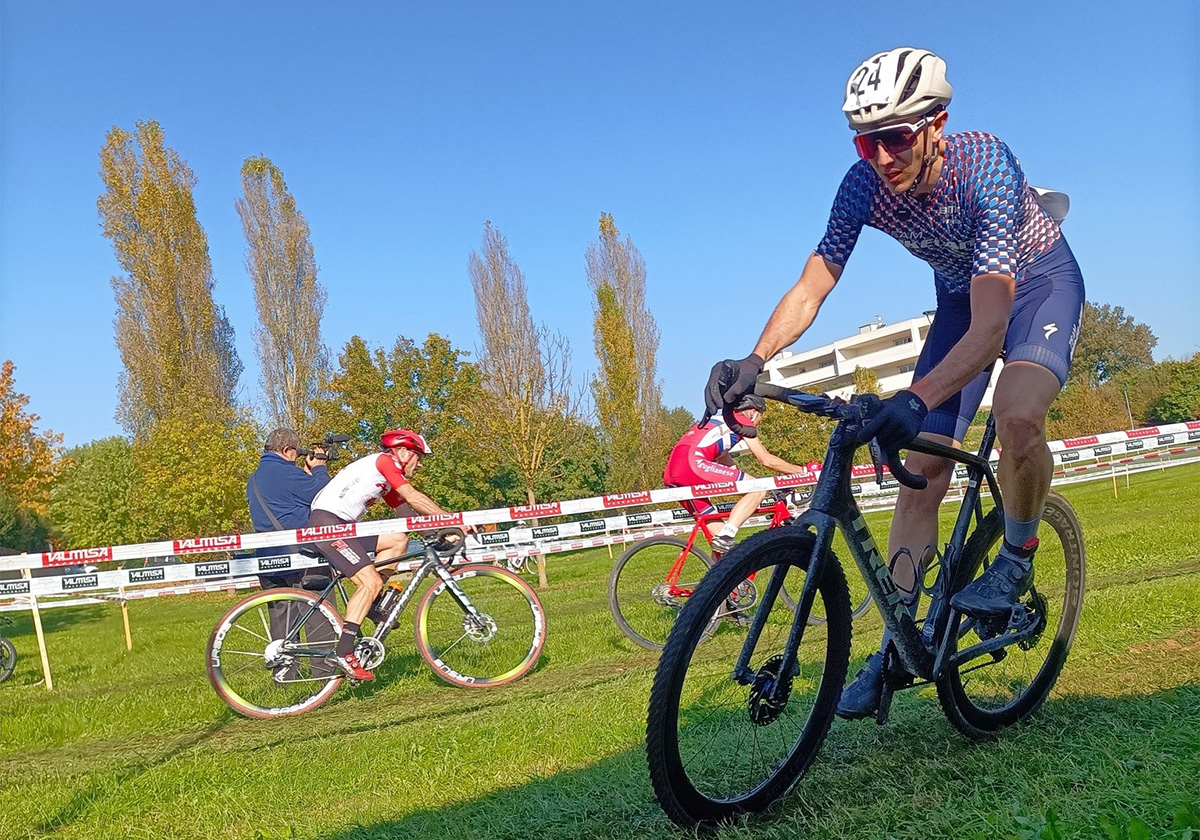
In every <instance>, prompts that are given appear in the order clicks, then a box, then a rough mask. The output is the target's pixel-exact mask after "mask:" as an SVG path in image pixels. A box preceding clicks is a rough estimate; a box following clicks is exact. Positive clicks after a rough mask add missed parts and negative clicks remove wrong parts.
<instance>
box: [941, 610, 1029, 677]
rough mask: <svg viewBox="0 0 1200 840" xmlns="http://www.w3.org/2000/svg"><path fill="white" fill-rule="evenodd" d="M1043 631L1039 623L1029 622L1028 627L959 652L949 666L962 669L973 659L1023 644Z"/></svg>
mask: <svg viewBox="0 0 1200 840" xmlns="http://www.w3.org/2000/svg"><path fill="white" fill-rule="evenodd" d="M1041 631H1042V627H1041V625H1040V623H1039V622H1037V621H1029V622H1027V624H1026V626H1025V627H1023V628H1021V629H1019V630H1016V631H1013V632H1005V633H1003V634H1001V635H999V636H996V637H994V638H991V639H984V640H983V641H981V642H976V643H975V644H973V645H971V646H970V647H968V648H964V649H963V650H960V651H958V652H957V653H956V654H954V655H953V656H951V657H950V662H949V665H950V666H951V667H954V668H961V667H962V666H963V665H965V664H967V663H968V662H970V661H971V660H973V659H978V658H979V657H980V656H983V655H984V654H986V653H993V652H995V651H998V650H1002V649H1003V648H1006V647H1008V646H1009V645H1015V644H1017V643H1018V642H1023V641H1024V640H1025V639H1028V638H1030V637H1031V636H1034V635H1036V634H1038V633H1040V632H1041Z"/></svg>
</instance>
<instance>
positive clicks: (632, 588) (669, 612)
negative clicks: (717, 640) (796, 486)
mask: <svg viewBox="0 0 1200 840" xmlns="http://www.w3.org/2000/svg"><path fill="white" fill-rule="evenodd" d="M789 496H791V492H790V491H776V492H775V493H773V494H771V495H770V496H768V497H767V498H766V499H765V500H764V501H763V504H762V505H761V506H760V507H759V509H758V510H757V511H756V512H755V515H759V516H761V515H767V514H769V515H770V517H771V522H770V524H769V525H768V526H767V527H768V528H778V527H779V526H780V525H783V524H784V523H786V522H788V521H790V520H791V518H792V512H791V510H790V509H789V507H788V498H789ZM684 507H688V509H689V510H692V509H691V508H690V507H689V505H688V503H684ZM732 507H733V503H732V502H725V503H721V504H718V505H717V506H716V508H715V509H714V510H712V511H710V512H708V513H700V514H698V515H696V523H695V525H693V526H692V531H691V533H690V534H688V538H687V539H686V540H682V539H679V538H677V537H651V538H650V539H646V540H640V541H639V542H636V543H633V544H632V545H631V546H629V548H627V549H625V551H624V552H623V553H622V554H621V556H620V557H618V558H617V562H616V563H614V564H613V567H612V571H611V572H609V574H608V608H609V610H611V611H612V615H613V619H614V620H615V621H616V622H617V627H619V628H621V632H622V633H624V634H625V635H626V636H628V637H629V640H630V641H632V642H633V643H634V644H636V645H639V646H641V647H644V648H646V649H647V650H662V648H663V645H665V644H666V642H667V635H668V634H669V633H670V632H671V626H672V625H673V624H674V623H675V616H677V615H678V614H679V611H680V610H682V609H683V606H684V604H686V603H687V601H688V598H689V597H690V596H691V594H692V592H693V591H695V589H696V586H697V585H698V584H699V583H700V579H701V578H703V577H704V575H705V573H706V572H707V571H708V570H709V569H710V568H711V567H712V565H713V562H712V560H711V559H710V557H709V555H708V554H706V553H705V552H704V551H702V550H701V549H700V548H698V547H697V546H696V540H697V537H699V536H700V534H703V535H704V537H705V539H707V540H708V542H709V545H710V546H711V544H712V539H713V536H715V534H714V530H715V529H713V528H712V526H713V525H714V524H716V523H721V522H724V521H725V520H726V519H728V518H729V511H730V509H731V508H732ZM780 598H781V599H782V600H783V602H784V603H785V604H786V605H787V606H788V607H789V608H791V607H794V606H795V602H794V601H793V600H792V598H791V596H790V595H789V594H788V591H787V583H786V582H785V583H784V587H783V590H782V591H781V592H780ZM757 600H758V589H757V588H756V587H755V585H754V575H750V576H749V577H747V578H746V579H745V580H744V581H742V583H741V584H740V585H739V586H738V587H737V589H736V590H735V591H734V592H731V593H730V597H729V598H728V599H727V600H726V602H725V606H724V608H723V609H720V610H718V611H717V612H716V613H714V614H713V617H712V622H711V623H710V624H709V626H708V628H707V629H706V630H705V634H706V636H710V635H712V634H713V633H714V632H716V629H717V627H718V625H720V623H721V622H722V621H725V620H728V621H733V622H735V623H739V624H740V623H743V622H745V621H746V620H747V618H748V610H749V609H750V608H751V607H752V606H754V603H755V602H756V601H757ZM870 606H871V595H870V593H869V592H868V593H866V595H865V596H864V597H863V599H862V602H861V603H859V604H858V605H857V606H856V607H855V609H854V611H853V616H854V617H855V618H857V617H858V616H860V615H862V614H863V613H865V612H866V611H867V610H868V609H869V608H870ZM808 620H809V623H810V624H823V623H824V622H825V617H824V615H823V614H820V613H819V612H818V611H817V610H814V611H813V612H812V614H811V615H810V616H809V619H808Z"/></svg>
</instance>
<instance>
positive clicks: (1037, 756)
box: [317, 684, 1200, 840]
mask: <svg viewBox="0 0 1200 840" xmlns="http://www.w3.org/2000/svg"><path fill="white" fill-rule="evenodd" d="M905 700H906V701H907V702H903V703H902V702H899V701H898V702H897V706H896V707H895V709H894V714H895V717H894V718H893V721H892V722H890V723H889V725H888V726H887V727H885V728H879V727H876V726H875V725H873V724H871V723H865V722H857V723H846V722H838V723H835V725H834V727H833V730H832V731H831V733H830V736H829V739H828V740H827V742H826V743H825V745H824V746H823V747H822V750H821V753H820V755H819V756H818V758H817V761H816V762H815V764H814V765H813V767H812V768H811V769H810V771H809V774H808V776H807V778H806V779H805V780H804V782H802V783H801V784H800V786H799V787H798V788H797V789H796V790H793V791H792V792H791V793H789V794H788V795H787V796H785V797H784V798H783V800H782V801H781V802H779V803H778V804H777V806H776V807H775V808H774V809H773V810H772V812H771V813H770V815H768V816H763V817H754V818H746V819H743V820H742V821H741V823H740V824H738V825H736V826H733V827H730V828H728V829H725V830H722V831H719V832H717V834H719V835H721V836H726V835H727V836H737V837H745V836H754V837H763V838H776V837H778V838H785V837H786V838H791V837H796V836H806V837H825V836H858V837H873V836H880V837H883V836H894V837H917V836H925V837H928V836H951V837H976V836H978V837H1000V836H1015V835H1014V834H1013V833H1014V831H1016V830H1017V829H1018V827H1019V825H1018V822H1017V821H1018V820H1020V819H1023V817H1022V816H1021V815H1022V814H1035V815H1037V814H1041V813H1043V812H1044V811H1045V810H1046V808H1047V807H1049V808H1051V809H1054V810H1056V811H1057V812H1058V813H1062V812H1063V810H1064V807H1065V809H1066V810H1067V811H1068V812H1069V811H1070V809H1071V805H1072V804H1074V805H1076V806H1080V805H1081V806H1082V813H1081V814H1076V815H1073V818H1074V819H1075V823H1073V824H1071V823H1068V825H1069V827H1071V828H1072V830H1071V831H1070V832H1068V833H1067V834H1065V835H1063V836H1102V835H1101V834H1099V833H1098V832H1099V823H1098V822H1097V820H1098V816H1097V815H1098V814H1101V813H1105V812H1106V809H1108V808H1109V807H1110V806H1111V803H1114V802H1119V803H1122V804H1123V805H1124V806H1126V807H1127V808H1128V807H1132V808H1133V812H1134V813H1136V812H1137V807H1138V803H1139V802H1140V803H1146V802H1149V803H1151V804H1149V805H1148V806H1147V810H1149V811H1154V812H1156V813H1157V815H1158V816H1161V815H1163V814H1165V815H1166V816H1167V817H1168V818H1169V816H1170V813H1171V807H1173V806H1174V805H1177V804H1179V803H1181V802H1183V803H1186V802H1187V801H1188V799H1187V797H1188V796H1189V791H1188V788H1189V782H1188V781H1187V780H1188V779H1191V780H1192V781H1191V783H1190V786H1191V788H1192V790H1191V791H1190V794H1191V795H1194V794H1195V793H1196V791H1195V779H1197V778H1200V753H1198V751H1197V750H1196V746H1197V741H1196V736H1195V732H1196V731H1197V728H1198V727H1200V684H1189V685H1183V686H1180V687H1178V688H1174V689H1169V690H1166V691H1162V692H1158V693H1156V694H1152V695H1144V696H1139V695H1126V696H1119V697H1113V698H1109V697H1082V696H1081V697H1068V698H1063V699H1058V700H1053V701H1050V702H1048V703H1047V704H1046V705H1045V707H1043V709H1042V710H1041V711H1040V712H1039V713H1038V714H1037V715H1035V716H1034V718H1033V719H1031V720H1030V721H1028V722H1027V723H1025V724H1022V725H1020V726H1017V727H1014V728H1012V729H1010V730H1007V731H1005V732H1004V733H1002V734H1001V736H1000V738H999V739H998V740H997V741H996V742H993V743H982V744H980V743H975V742H971V741H968V740H966V739H964V738H963V737H961V736H960V735H958V734H957V732H955V731H954V730H953V729H952V728H951V726H950V724H949V723H948V722H946V721H945V719H944V718H942V717H941V714H940V709H939V708H938V706H937V702H936V700H933V698H932V697H930V696H921V697H916V696H914V697H910V698H905ZM1164 720H1174V721H1178V725H1177V726H1172V727H1170V728H1168V727H1167V726H1160V727H1159V729H1158V731H1157V732H1154V733H1153V737H1151V736H1150V735H1149V734H1148V732H1147V726H1148V725H1149V726H1153V725H1154V722H1156V721H1164ZM1097 750H1101V751H1102V752H1103V753H1104V754H1105V756H1104V757H1103V759H1102V762H1112V761H1113V759H1112V756H1116V759H1117V760H1116V767H1117V770H1116V772H1113V773H1111V774H1109V775H1099V774H1095V773H1093V772H1091V771H1088V770H1086V769H1085V770H1084V771H1083V775H1082V776H1081V770H1080V765H1081V763H1082V764H1085V765H1086V762H1087V760H1088V759H1089V758H1091V757H1092V754H1093V753H1095V752H1096V751H1097ZM1160 760H1161V764H1160ZM1014 765H1015V767H1016V768H1017V769H1016V770H1014V769H1013V767H1014ZM900 768H903V769H904V770H905V773H906V775H907V779H906V778H905V777H904V776H901V775H900V773H899V772H898V771H899V770H900ZM1166 777H1172V778H1173V779H1174V781H1173V782H1170V783H1169V784H1167V786H1166V789H1167V792H1166V793H1164V792H1163V790H1164V786H1163V781H1164V779H1165V778H1166ZM981 785H983V786H984V788H985V789H986V788H987V786H990V789H991V793H992V796H991V797H990V798H989V797H987V796H984V797H982V799H981V796H980V786H981ZM1174 790H1177V791H1178V792H1179V793H1178V795H1177V796H1176V795H1175V794H1173V793H1172V791H1174ZM1085 791H1086V795H1085V793H1084V792H1085ZM460 793H463V794H465V793H466V791H465V790H462V791H460ZM1173 796H1175V798H1174V799H1173V798H1172V797H1173ZM1047 803H1049V805H1047ZM1089 803H1101V804H1089ZM1114 807H1115V806H1114ZM1118 811H1119V809H1117V810H1114V811H1113V812H1114V813H1117V812H1118ZM1142 816H1143V817H1147V816H1149V817H1151V818H1152V817H1154V816H1155V814H1154V813H1151V814H1142ZM1056 819H1057V817H1056ZM972 826H973V827H972ZM317 836H319V837H320V838H321V840H370V838H380V839H381V840H382V838H430V837H454V838H460V837H461V838H488V840H499V838H520V839H521V840H526V838H531V837H533V838H538V840H550V839H551V838H572V840H575V839H576V838H608V837H613V838H616V837H622V838H623V837H661V836H676V837H687V836H715V835H706V834H705V833H703V832H701V833H699V834H698V835H697V834H696V833H695V832H693V831H681V830H678V829H675V828H673V826H671V824H670V823H669V822H668V821H667V819H666V817H665V816H664V815H663V813H662V812H661V811H660V810H659V808H658V805H657V803H656V802H655V799H654V795H653V793H652V791H651V788H650V782H649V778H648V771H647V767H646V757H645V753H644V751H643V750H642V749H640V748H633V749H629V750H626V751H624V752H622V753H619V754H617V755H614V756H610V757H608V758H604V759H602V760H600V761H597V762H596V763H595V764H592V765H589V766H588V767H585V768H581V769H578V770H572V771H566V772H561V773H557V774H555V775H553V776H550V777H548V778H545V779H539V780H536V781H532V782H528V783H525V784H522V785H519V786H516V787H512V788H508V789H505V790H501V791H497V792H495V793H490V794H487V795H485V796H481V797H479V798H476V799H470V800H468V801H463V802H461V803H459V804H455V805H450V806H447V807H444V808H438V809H429V810H424V811H419V812H417V813H414V814H412V815H410V816H407V817H404V818H402V819H397V820H393V821H382V822H378V823H375V824H372V825H358V826H355V827H353V828H350V829H347V830H345V831H342V832H339V833H335V834H322V835H317ZM1031 836H1032V835H1031ZM1172 836H1173V835H1172Z"/></svg>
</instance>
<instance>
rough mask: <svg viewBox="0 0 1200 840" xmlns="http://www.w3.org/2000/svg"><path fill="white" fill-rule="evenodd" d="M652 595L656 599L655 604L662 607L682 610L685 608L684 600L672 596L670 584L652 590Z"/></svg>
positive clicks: (663, 584)
mask: <svg viewBox="0 0 1200 840" xmlns="http://www.w3.org/2000/svg"><path fill="white" fill-rule="evenodd" d="M650 594H651V596H652V597H653V598H654V603H656V604H658V605H659V606H661V607H671V608H672V609H680V608H681V607H682V606H683V600H684V599H683V598H679V597H677V596H675V595H672V594H671V584H669V583H660V584H658V585H657V586H655V587H654V588H653V589H652V590H650Z"/></svg>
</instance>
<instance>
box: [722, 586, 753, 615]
mask: <svg viewBox="0 0 1200 840" xmlns="http://www.w3.org/2000/svg"><path fill="white" fill-rule="evenodd" d="M728 600H729V603H730V605H731V606H732V607H734V608H735V609H736V610H737V611H738V612H743V611H745V610H748V609H749V608H750V607H752V606H754V604H755V602H757V601H758V587H757V586H755V585H754V581H752V580H744V581H742V582H741V583H739V584H738V585H737V586H735V587H734V589H733V591H732V592H730V593H729V599H728Z"/></svg>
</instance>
